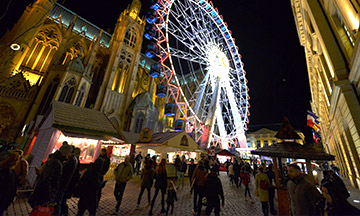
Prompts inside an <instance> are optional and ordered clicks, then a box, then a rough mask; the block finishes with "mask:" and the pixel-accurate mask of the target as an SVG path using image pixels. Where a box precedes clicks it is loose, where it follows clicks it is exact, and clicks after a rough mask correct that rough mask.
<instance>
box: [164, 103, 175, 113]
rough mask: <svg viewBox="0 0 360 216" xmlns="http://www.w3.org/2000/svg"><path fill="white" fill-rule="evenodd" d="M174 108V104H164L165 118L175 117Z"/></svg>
mask: <svg viewBox="0 0 360 216" xmlns="http://www.w3.org/2000/svg"><path fill="white" fill-rule="evenodd" d="M175 112H176V106H175V104H174V103H167V104H165V115H166V116H175Z"/></svg>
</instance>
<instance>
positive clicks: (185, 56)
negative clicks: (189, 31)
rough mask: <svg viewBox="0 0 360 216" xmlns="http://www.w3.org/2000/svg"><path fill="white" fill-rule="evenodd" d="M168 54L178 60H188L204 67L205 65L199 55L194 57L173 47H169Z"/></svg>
mask: <svg viewBox="0 0 360 216" xmlns="http://www.w3.org/2000/svg"><path fill="white" fill-rule="evenodd" d="M170 54H171V55H172V56H175V57H178V58H180V59H184V60H188V61H191V62H194V63H198V64H203V65H206V64H207V63H206V62H205V60H204V57H202V56H199V55H194V54H192V53H188V52H185V51H182V50H179V49H176V48H173V47H170Z"/></svg>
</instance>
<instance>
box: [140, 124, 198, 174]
mask: <svg viewBox="0 0 360 216" xmlns="http://www.w3.org/2000/svg"><path fill="white" fill-rule="evenodd" d="M140 151H141V152H142V153H143V154H142V155H146V154H150V156H153V155H157V156H158V159H160V156H161V158H166V159H167V162H168V165H167V170H168V176H172V175H174V176H175V169H174V166H173V165H172V164H171V165H170V164H169V163H173V162H174V160H175V157H176V155H179V156H180V157H181V156H183V155H184V156H185V158H186V160H189V159H190V158H193V159H195V160H198V159H200V153H201V152H203V150H202V149H201V148H200V147H199V145H198V144H197V143H196V142H195V140H194V139H193V138H191V136H189V135H188V134H187V133H186V132H185V131H182V132H170V131H168V132H163V133H155V134H152V132H151V130H149V129H144V130H143V131H142V133H140V140H139V142H137V143H136V152H140Z"/></svg>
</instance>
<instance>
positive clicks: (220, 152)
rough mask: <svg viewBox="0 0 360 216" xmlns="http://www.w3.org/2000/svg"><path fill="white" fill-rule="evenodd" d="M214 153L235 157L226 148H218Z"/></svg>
mask: <svg viewBox="0 0 360 216" xmlns="http://www.w3.org/2000/svg"><path fill="white" fill-rule="evenodd" d="M215 155H222V156H229V157H235V156H236V155H235V154H233V153H231V152H229V151H228V150H226V149H222V150H219V151H217V152H215Z"/></svg>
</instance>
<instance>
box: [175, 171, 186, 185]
mask: <svg viewBox="0 0 360 216" xmlns="http://www.w3.org/2000/svg"><path fill="white" fill-rule="evenodd" d="M184 175H185V173H184V172H180V171H178V173H177V177H178V183H177V187H178V188H180V187H179V186H180V184H181V187H182V188H184Z"/></svg>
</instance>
